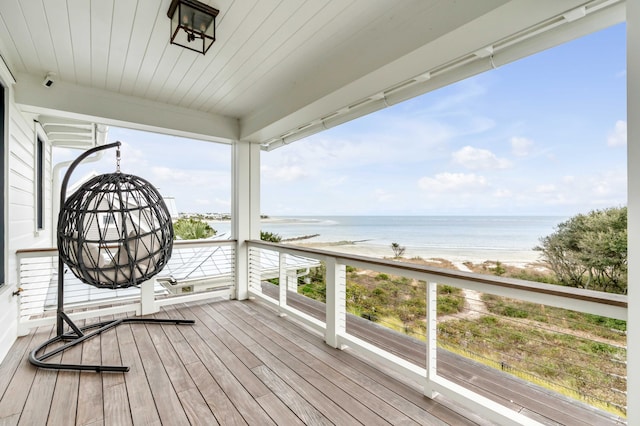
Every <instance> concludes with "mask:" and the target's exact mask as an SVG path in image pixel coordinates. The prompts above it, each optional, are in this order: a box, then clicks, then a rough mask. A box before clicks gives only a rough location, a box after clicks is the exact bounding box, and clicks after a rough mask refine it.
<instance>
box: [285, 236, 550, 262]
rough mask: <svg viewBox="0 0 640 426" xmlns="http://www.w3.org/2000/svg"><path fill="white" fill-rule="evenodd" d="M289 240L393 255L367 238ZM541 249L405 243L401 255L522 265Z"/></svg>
mask: <svg viewBox="0 0 640 426" xmlns="http://www.w3.org/2000/svg"><path fill="white" fill-rule="evenodd" d="M290 244H293V245H298V246H301V247H309V248H318V249H323V250H329V251H336V252H341V253H348V254H357V255H362V256H370V257H376V258H384V257H393V251H392V250H391V247H390V246H382V245H376V244H369V243H366V242H362V243H360V242H355V243H350V242H306V243H305V242H302V241H296V242H291V243H290ZM539 256H540V253H539V252H537V251H533V250H526V251H525V250H521V251H513V250H469V249H455V248H437V249H430V248H425V247H406V251H405V252H404V255H403V257H404V258H407V259H411V258H414V257H420V258H422V259H425V260H429V259H446V260H448V261H450V262H451V263H453V264H455V265H460V264H463V263H465V262H471V263H475V264H480V263H483V262H485V261H493V262H495V261H500V262H501V263H503V264H505V265H510V266H516V267H519V268H525V267H528V266H531V264H532V263H536V262H538V261H539Z"/></svg>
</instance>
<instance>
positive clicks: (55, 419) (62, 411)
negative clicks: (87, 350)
mask: <svg viewBox="0 0 640 426" xmlns="http://www.w3.org/2000/svg"><path fill="white" fill-rule="evenodd" d="M77 325H78V326H79V327H82V326H83V325H84V323H83V322H79V323H78V324H77ZM82 346H83V345H77V346H73V347H71V348H69V349H67V350H66V351H64V352H63V353H62V357H61V362H62V363H64V364H80V363H81V362H82ZM52 359H55V358H52ZM79 385H80V372H79V371H68V370H61V371H58V380H57V381H56V387H55V391H54V393H53V399H52V400H51V410H50V411H49V418H48V420H47V425H52V426H57V425H68V424H74V423H75V420H76V414H77V408H78V389H79Z"/></svg>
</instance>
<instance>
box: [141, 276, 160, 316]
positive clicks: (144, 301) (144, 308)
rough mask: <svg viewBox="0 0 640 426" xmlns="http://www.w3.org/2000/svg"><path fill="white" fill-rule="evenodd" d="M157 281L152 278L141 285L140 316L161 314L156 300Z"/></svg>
mask: <svg viewBox="0 0 640 426" xmlns="http://www.w3.org/2000/svg"><path fill="white" fill-rule="evenodd" d="M155 284H156V279H155V278H152V279H150V280H147V281H145V282H143V283H142V284H141V285H140V315H151V314H155V313H156V312H159V311H160V309H158V307H157V306H156V298H155V289H154V287H155Z"/></svg>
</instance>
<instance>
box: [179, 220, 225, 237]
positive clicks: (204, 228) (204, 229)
mask: <svg viewBox="0 0 640 426" xmlns="http://www.w3.org/2000/svg"><path fill="white" fill-rule="evenodd" d="M173 232H174V234H175V236H176V237H178V238H181V239H183V240H200V239H204V238H209V237H212V236H214V235H216V233H217V231H216V230H215V229H213V228H212V227H211V226H209V224H208V223H207V222H204V221H202V220H199V219H194V218H186V217H182V218H180V219H178V220H176V221H175V222H174V223H173Z"/></svg>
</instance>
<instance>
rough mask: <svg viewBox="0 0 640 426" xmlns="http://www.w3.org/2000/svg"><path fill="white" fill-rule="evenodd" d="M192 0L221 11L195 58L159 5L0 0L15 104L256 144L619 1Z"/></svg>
mask: <svg viewBox="0 0 640 426" xmlns="http://www.w3.org/2000/svg"><path fill="white" fill-rule="evenodd" d="M203 2H204V3H206V4H208V5H210V6H212V7H215V8H217V9H219V10H220V14H219V15H218V18H217V34H216V37H217V41H216V42H215V43H214V44H213V46H212V47H211V49H210V50H209V52H207V54H206V55H201V54H198V53H196V52H192V51H189V50H187V49H184V48H181V47H179V46H175V45H171V44H170V43H169V25H170V21H169V18H168V17H167V10H168V8H169V3H170V0H0V54H1V55H2V57H3V59H4V61H5V63H6V64H7V65H8V67H9V69H10V71H11V73H12V74H13V75H14V77H15V79H16V85H15V99H16V102H17V103H18V104H19V105H21V106H22V108H23V109H24V110H25V111H27V112H31V113H34V114H47V115H48V116H60V117H64V118H67V119H69V118H71V119H73V118H75V119H83V120H92V121H95V122H99V123H104V124H115V125H124V126H131V127H137V128H141V129H148V130H157V131H166V132H169V133H174V134H184V135H189V136H194V137H201V138H203V139H209V140H220V141H229V140H233V139H243V140H249V141H253V142H260V143H265V142H268V141H272V140H276V139H278V138H283V137H285V136H286V135H290V134H292V133H295V132H297V131H299V130H300V129H304V128H307V127H309V126H311V127H310V128H315V127H317V126H318V123H319V120H320V121H321V120H322V119H323V117H329V116H335V115H336V114H337V112H340V111H342V112H344V111H347V110H348V109H349V106H350V105H353V104H354V103H357V102H360V101H362V100H367V99H369V98H368V97H371V96H373V98H371V99H375V96H378V98H380V95H376V94H379V93H383V95H384V93H386V92H385V91H387V90H388V89H389V88H392V87H394V85H397V84H400V83H401V84H404V83H403V82H406V81H408V80H409V79H412V78H413V77H415V76H418V75H420V74H424V73H425V72H427V71H430V70H435V69H437V68H438V67H439V66H442V65H443V64H447V63H450V62H451V61H455V60H457V59H458V58H464V57H465V55H470V54H473V52H476V51H478V50H479V49H482V48H484V47H487V46H491V45H493V43H494V42H497V41H499V40H504V39H506V38H508V37H509V36H511V35H513V34H517V33H520V32H522V31H527V30H528V29H530V28H533V27H535V26H536V25H538V24H539V23H542V22H545V21H548V20H549V19H551V18H553V17H556V16H562V14H564V13H566V12H568V11H571V10H575V9H576V8H578V7H580V6H581V5H583V4H586V3H589V6H588V7H591V8H594V7H599V8H602V9H606V8H607V7H609V5H610V4H616V3H620V2H618V1H617V0H616V1H613V2H611V1H604V0H598V1H595V2H593V1H591V2H586V1H581V0H511V1H510V0H482V1H478V0H457V1H455V0H402V1H394V0H306V1H305V0H204V1H203ZM605 6H606V7H605ZM594 10H595V9H594ZM615 19H618V20H619V18H615ZM615 19H614V20H615ZM565 21H566V19H565ZM596 26H597V25H596ZM547 44H548V43H547ZM543 47H544V46H543ZM480 56H482V55H477V57H480ZM49 72H52V73H55V77H54V80H55V82H54V84H53V86H52V87H51V88H45V87H44V86H42V84H41V83H42V80H43V79H44V76H45V75H46V74H47V73H49ZM434 75H435V74H434ZM426 76H427V77H429V76H430V75H429V74H426ZM422 80H425V78H423V79H422ZM422 80H420V79H418V80H415V81H419V82H421V81H422ZM411 81H413V82H414V83H415V81H414V80H411ZM427 90H429V89H428V88H425V89H423V90H422V91H427ZM356 115H357V114H356ZM313 126H315V127H313ZM325 127H326V126H325Z"/></svg>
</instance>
